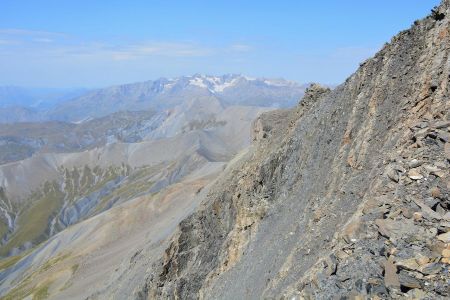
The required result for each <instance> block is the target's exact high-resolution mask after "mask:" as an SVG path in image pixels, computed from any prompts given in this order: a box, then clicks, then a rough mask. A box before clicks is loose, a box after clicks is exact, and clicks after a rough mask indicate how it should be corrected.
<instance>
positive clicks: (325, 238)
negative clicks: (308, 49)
mask: <svg viewBox="0 0 450 300" xmlns="http://www.w3.org/2000/svg"><path fill="white" fill-rule="evenodd" d="M449 54H450V0H444V1H443V2H442V4H441V5H440V6H439V7H438V8H436V9H434V10H433V12H432V14H431V15H430V16H428V17H427V18H425V19H423V20H421V21H417V22H416V23H415V24H414V26H413V27H412V28H411V29H409V30H407V31H404V32H401V33H400V34H398V35H397V36H396V37H394V38H393V39H392V41H391V42H390V43H389V44H387V45H386V46H385V47H384V48H383V49H382V50H381V51H380V52H379V53H378V54H376V55H375V57H373V58H372V59H369V60H367V61H366V62H364V63H363V64H361V67H360V68H359V69H358V71H357V72H356V73H355V74H353V75H352V76H351V77H350V78H348V79H347V80H346V82H345V83H344V84H342V85H341V86H339V87H337V88H336V89H335V90H333V91H326V90H324V89H322V88H319V87H317V86H312V87H311V88H310V90H309V92H308V93H307V94H306V96H305V98H304V100H303V102H302V103H301V104H300V105H298V106H297V107H296V108H294V109H292V110H284V111H276V112H271V113H268V114H265V115H263V116H261V117H260V118H259V119H258V120H257V121H256V123H255V127H254V128H255V130H254V140H255V145H254V147H253V149H252V150H251V151H250V153H249V154H248V158H247V159H246V160H244V161H243V162H242V163H239V164H238V165H237V166H236V167H235V168H234V169H232V170H230V171H229V172H227V173H226V174H225V175H223V176H222V178H221V179H220V180H219V181H218V182H217V184H216V185H215V187H214V188H212V189H211V191H210V193H209V196H208V198H207V199H206V201H204V204H203V206H202V207H201V208H200V209H199V210H198V211H197V212H196V213H194V214H193V215H191V216H190V217H188V218H187V219H185V220H184V221H183V222H182V223H181V224H180V226H179V230H178V233H177V234H176V235H175V236H174V238H173V240H172V242H171V244H170V246H169V248H168V249H167V250H166V254H165V257H164V258H162V259H161V261H160V262H159V263H157V264H154V265H153V267H152V268H151V269H150V270H149V271H148V275H147V276H148V277H147V280H146V283H145V284H143V285H142V286H141V287H139V288H138V289H137V290H136V294H135V296H136V297H138V298H149V299H153V298H155V297H156V298H172V299H196V298H205V299H211V298H213V299H248V298H252V299H253V298H254V299H259V298H284V297H285V298H289V299H291V297H294V299H298V298H300V297H304V298H312V299H328V298H330V297H343V296H346V297H349V296H352V295H353V296H355V297H359V299H360V298H364V297H368V296H370V297H378V298H383V299H384V298H397V297H413V298H448V297H450V293H449V291H450V288H449V250H450V236H449V235H450V233H449V232H450V225H449V224H450V223H449V222H450V219H449V214H450V213H449V209H450V207H449V206H450V203H449V200H448V199H449V197H448V196H449V188H450V182H449V179H450V177H449V172H448V170H449V163H450V157H449V149H450V145H449V130H450V122H449V117H450V116H449V111H450V109H449V108H450V92H449V84H450V82H449V81H450V58H449Z"/></svg>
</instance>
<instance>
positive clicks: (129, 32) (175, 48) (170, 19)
mask: <svg viewBox="0 0 450 300" xmlns="http://www.w3.org/2000/svg"><path fill="white" fill-rule="evenodd" d="M439 2H440V1H439V0H377V1H361V0H333V1H332V0H321V1H313V0H309V1H302V0H295V1H294V0H293V1H283V0H276V1H264V0H258V1H251V0H247V1H245V0H240V1H235V0H227V1H220V0H209V1H188V0H184V1H181V0H179V1H173V0H165V1H151V0H147V1H144V0H143V1H133V0H130V1H114V0H107V1H106V0H104V1H100V0H98V1H95V0H90V1H84V0H77V1H75V0H73V1H61V0H59V1H56V0H55V1H50V0H39V1H38V0H36V1H33V0H29V1H24V0H0V85H5V84H7V85H20V86H45V87H101V86H107V85H111V84H118V83H127V82H135V81H143V80H149V79H155V78H158V77H161V76H165V77H174V76H179V75H190V74H193V73H203V74H214V75H220V74H224V73H242V74H246V75H250V76H256V77H284V78H287V79H291V80H296V81H299V82H311V81H317V82H322V83H331V84H333V83H340V82H341V81H343V80H344V79H345V78H346V77H347V76H348V75H350V74H351V73H352V72H353V71H354V70H356V68H357V66H358V64H359V62H361V61H362V60H364V59H365V58H368V57H369V56H371V55H372V54H374V53H375V52H376V51H377V50H378V49H380V47H381V46H382V45H383V44H384V43H385V42H388V41H389V40H390V38H391V36H392V35H394V34H396V33H397V32H398V31H400V30H403V29H406V28H408V27H409V26H410V25H411V24H412V22H413V21H414V20H416V19H419V18H422V17H424V16H425V15H427V14H428V13H429V12H430V10H431V8H433V7H434V6H435V5H437V4H439Z"/></svg>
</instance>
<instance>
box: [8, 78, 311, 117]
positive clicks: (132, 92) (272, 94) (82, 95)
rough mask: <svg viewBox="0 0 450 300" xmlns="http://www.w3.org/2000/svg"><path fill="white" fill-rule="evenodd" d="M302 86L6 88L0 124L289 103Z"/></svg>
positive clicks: (250, 82) (195, 82)
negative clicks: (191, 105) (195, 105)
mask: <svg viewBox="0 0 450 300" xmlns="http://www.w3.org/2000/svg"><path fill="white" fill-rule="evenodd" d="M304 89H305V86H304V85H300V84H298V83H295V82H292V81H287V80H284V79H266V78H249V77H246V76H243V75H224V76H206V75H199V74H196V75H193V76H183V77H178V78H174V79H167V78H160V79H157V80H153V81H146V82H140V83H132V84H125V85H117V86H112V87H108V88H103V89H97V90H92V91H81V90H69V91H66V92H65V93H63V92H62V91H60V92H59V93H56V92H57V91H53V93H52V94H49V95H50V96H48V98H45V93H44V92H43V91H35V90H27V89H21V88H13V87H3V88H0V123H12V122H30V121H31V122H33V121H50V120H52V121H56V120H57V121H68V122H80V121H83V120H86V119H89V118H97V117H103V116H106V115H108V114H111V113H114V112H118V111H141V110H156V111H158V110H164V109H170V108H171V107H174V106H176V105H179V104H181V103H183V102H184V101H186V100H187V99H192V98H193V97H200V96H202V97H210V98H211V99H212V98H215V99H216V100H218V101H219V103H220V105H222V106H223V107H227V106H230V105H250V106H263V107H274V108H276V107H290V106H293V105H294V104H295V103H296V102H297V101H298V99H299V98H300V97H301V95H302V93H303V91H304ZM71 96H72V97H71Z"/></svg>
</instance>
